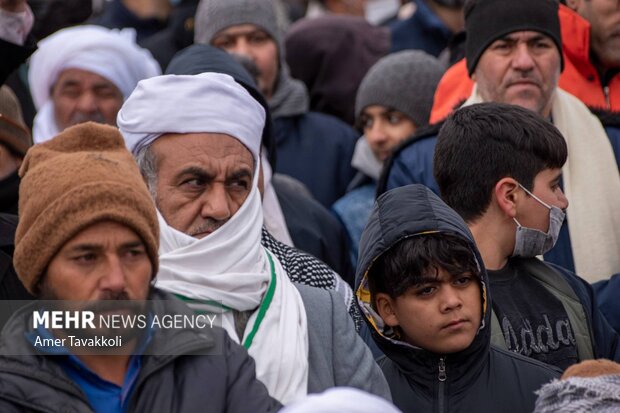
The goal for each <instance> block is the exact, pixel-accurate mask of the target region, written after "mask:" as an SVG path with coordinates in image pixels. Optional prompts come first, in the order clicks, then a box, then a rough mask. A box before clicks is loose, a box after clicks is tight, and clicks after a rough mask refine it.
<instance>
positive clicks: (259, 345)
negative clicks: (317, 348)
mask: <svg viewBox="0 0 620 413" xmlns="http://www.w3.org/2000/svg"><path fill="white" fill-rule="evenodd" d="M257 175H258V174H256V177H255V180H254V183H253V187H252V190H251V192H250V194H249V195H248V198H247V199H246V200H245V202H244V204H243V205H242V206H241V208H240V209H239V210H238V211H237V213H236V214H235V215H234V216H233V217H232V218H231V219H230V220H229V221H228V222H226V224H224V225H223V226H221V227H220V228H218V229H217V230H216V231H215V232H213V233H211V234H209V235H208V236H206V237H205V238H203V239H196V238H193V237H191V236H188V235H186V234H184V233H182V232H180V231H177V230H175V229H174V228H172V227H170V226H168V224H167V223H166V222H165V220H164V219H163V217H162V216H161V215H160V214H159V213H158V217H159V225H160V231H161V233H160V247H159V273H158V275H157V282H156V286H157V287H158V288H161V289H162V290H165V291H168V292H171V293H173V294H177V295H180V296H183V297H184V298H185V299H187V301H190V302H191V303H194V304H197V305H200V307H201V308H206V309H212V310H214V311H215V312H217V313H219V312H220V311H222V310H221V308H219V307H223V308H224V313H223V316H222V327H224V329H226V331H227V332H228V334H229V335H230V337H231V338H232V339H233V340H234V341H235V342H237V343H239V339H238V337H237V333H236V331H235V323H234V318H233V314H232V311H230V309H234V310H238V311H248V310H254V312H253V314H252V316H251V317H250V319H249V321H248V323H247V326H246V329H245V332H244V334H243V339H242V340H241V344H243V345H244V347H246V348H247V349H248V352H249V354H250V355H251V356H252V358H253V359H254V361H255V362H256V376H257V378H258V379H259V380H260V381H261V382H263V383H264V384H265V386H266V387H267V389H268V390H269V394H270V395H271V396H272V397H274V398H275V399H277V400H279V401H280V402H281V403H283V404H286V403H289V402H291V401H294V400H297V399H299V398H301V397H304V396H305V395H306V394H307V391H308V327H307V321H306V310H305V308H304V304H303V301H302V299H301V296H300V294H299V291H297V289H296V288H295V286H294V285H293V283H292V282H291V281H290V280H289V278H288V276H287V274H286V272H285V271H284V269H283V268H282V266H281V265H280V262H279V261H278V260H277V258H276V257H274V256H273V255H272V254H271V253H269V252H268V251H267V250H266V249H264V248H263V247H262V246H261V242H260V240H261V228H262V225H263V211H262V207H261V200H260V194H259V192H258V189H257V179H256V178H257ZM274 283H275V286H274ZM211 302H217V303H220V304H221V306H219V305H217V304H213V303H211Z"/></svg>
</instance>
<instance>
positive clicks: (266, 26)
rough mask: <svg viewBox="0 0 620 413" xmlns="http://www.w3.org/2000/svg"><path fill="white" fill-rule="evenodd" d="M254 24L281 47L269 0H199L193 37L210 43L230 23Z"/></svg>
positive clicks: (233, 24) (279, 49)
mask: <svg viewBox="0 0 620 413" xmlns="http://www.w3.org/2000/svg"><path fill="white" fill-rule="evenodd" d="M240 24H253V25H255V26H258V27H260V28H261V29H263V30H264V31H265V32H267V34H268V35H269V36H271V38H272V39H273V40H274V41H275V42H276V45H277V46H278V51H279V52H280V51H281V50H282V49H281V47H280V46H281V39H280V30H279V28H278V21H277V18H276V14H275V10H274V7H273V4H272V1H271V0H201V1H200V3H199V4H198V9H197V10H196V19H195V21H194V41H195V42H196V43H203V44H210V43H211V41H212V40H213V37H214V36H215V35H216V34H217V33H218V32H220V31H221V30H224V29H226V28H228V27H231V26H236V25H240Z"/></svg>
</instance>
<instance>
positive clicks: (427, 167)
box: [377, 119, 620, 272]
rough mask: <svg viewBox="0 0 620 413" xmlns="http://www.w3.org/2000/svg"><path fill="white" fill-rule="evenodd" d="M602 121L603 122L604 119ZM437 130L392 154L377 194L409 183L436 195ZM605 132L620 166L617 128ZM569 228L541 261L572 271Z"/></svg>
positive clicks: (619, 131)
mask: <svg viewBox="0 0 620 413" xmlns="http://www.w3.org/2000/svg"><path fill="white" fill-rule="evenodd" d="M601 120H602V121H603V122H604V123H605V120H604V119H601ZM604 126H605V125H604ZM440 127H441V124H437V125H433V126H431V127H429V128H427V129H425V130H422V131H420V132H419V133H418V134H416V135H415V136H413V137H411V138H410V139H408V140H407V141H405V142H404V143H403V144H402V145H401V146H400V147H399V148H398V149H397V150H396V151H395V152H394V154H393V155H392V157H391V158H390V159H389V160H388V161H387V162H386V164H385V166H384V169H383V173H382V176H381V179H380V180H379V185H378V188H377V195H380V194H382V193H383V192H385V191H387V190H389V189H392V188H397V187H400V186H404V185H409V184H423V185H426V186H427V187H428V188H430V189H431V190H432V191H433V192H435V193H436V194H439V187H438V185H437V182H435V178H434V176H433V156H434V154H435V144H436V143H437V133H438V132H439V128H440ZM605 130H606V132H607V136H608V138H609V140H610V142H611V146H612V147H613V150H614V153H615V155H616V161H617V162H618V164H619V165H620V127H619V126H616V125H615V124H613V123H612V122H609V123H608V125H607V126H605ZM568 226H569V222H568V219H566V220H565V221H564V224H563V225H562V229H561V231H560V236H559V237H558V241H557V243H556V245H555V247H553V249H551V251H549V252H548V253H547V254H545V256H544V258H545V261H546V262H551V263H554V264H557V265H559V266H561V267H563V268H566V269H568V270H570V271H573V272H574V271H575V263H574V260H573V253H572V250H571V242H570V236H569V233H568Z"/></svg>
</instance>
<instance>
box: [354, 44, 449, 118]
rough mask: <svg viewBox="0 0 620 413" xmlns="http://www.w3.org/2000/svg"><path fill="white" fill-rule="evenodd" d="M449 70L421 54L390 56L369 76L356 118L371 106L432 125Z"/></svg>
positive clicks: (359, 96) (360, 93) (357, 102)
mask: <svg viewBox="0 0 620 413" xmlns="http://www.w3.org/2000/svg"><path fill="white" fill-rule="evenodd" d="M444 70H445V68H444V67H443V66H442V64H441V63H439V61H438V60H437V59H436V58H434V57H433V56H430V55H428V54H426V53H424V52H422V51H419V50H405V51H402V52H398V53H393V54H390V55H387V56H386V57H384V58H382V59H381V60H379V61H378V62H377V63H375V64H374V66H372V67H371V68H370V70H369V71H368V73H366V76H365V77H364V79H363V80H362V83H361V84H360V87H359V89H358V90H357V98H356V99H355V117H356V118H357V119H359V117H360V115H361V114H362V110H364V108H366V107H367V106H370V105H381V106H386V107H389V108H392V109H396V110H398V111H400V112H402V113H403V114H405V115H406V116H407V117H409V118H410V119H411V120H412V121H413V123H414V124H415V125H416V126H417V127H420V126H424V125H427V124H428V119H429V117H430V114H431V108H432V106H433V96H434V94H435V89H436V88H437V84H438V83H439V80H440V79H441V76H442V75H443V72H444Z"/></svg>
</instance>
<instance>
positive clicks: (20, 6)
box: [0, 0, 26, 13]
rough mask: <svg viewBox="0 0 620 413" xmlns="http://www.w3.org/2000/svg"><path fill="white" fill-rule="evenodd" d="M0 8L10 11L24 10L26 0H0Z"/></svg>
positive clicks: (19, 11)
mask: <svg viewBox="0 0 620 413" xmlns="http://www.w3.org/2000/svg"><path fill="white" fill-rule="evenodd" d="M0 9H2V10H4V11H8V12H11V13H21V12H23V11H26V0H0Z"/></svg>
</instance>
